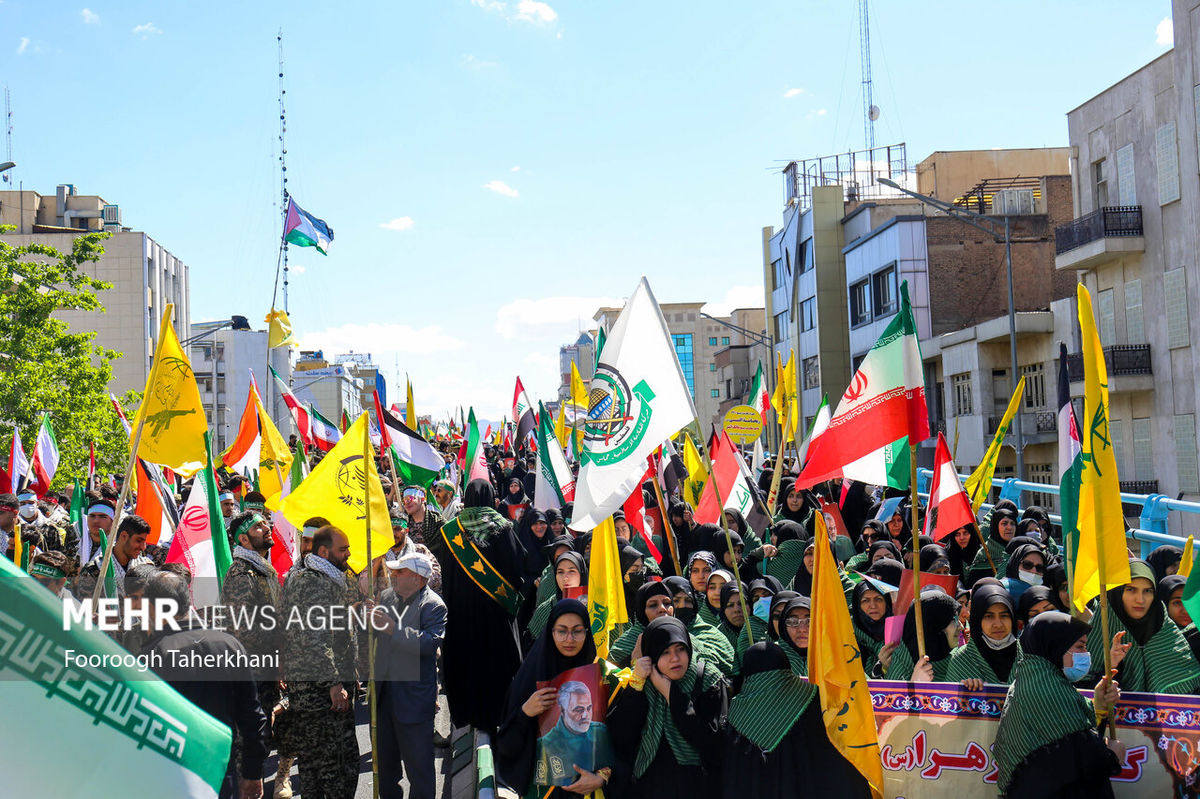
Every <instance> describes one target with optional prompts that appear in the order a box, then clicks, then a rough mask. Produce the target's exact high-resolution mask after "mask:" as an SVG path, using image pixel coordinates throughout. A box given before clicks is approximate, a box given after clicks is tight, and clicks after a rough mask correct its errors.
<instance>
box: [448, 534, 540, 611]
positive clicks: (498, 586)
mask: <svg viewBox="0 0 1200 799" xmlns="http://www.w3.org/2000/svg"><path fill="white" fill-rule="evenodd" d="M442 538H444V539H446V546H448V547H449V548H450V552H451V554H453V555H454V559H455V560H456V561H458V565H459V566H462V570H463V573H464V574H466V575H467V577H470V578H471V582H473V583H475V585H477V586H479V590H481V591H483V593H485V594H487V595H488V596H490V597H491V598H492V599H494V600H496V602H497V604H499V605H500V607H502V608H504V610H505V611H506V612H507V613H508V615H510V616H516V615H517V610H518V609H519V608H520V607H521V594H520V593H519V592H518V591H517V589H515V588H513V585H512V583H510V582H509V581H508V580H506V579H504V576H503V575H502V574H500V572H498V571H496V568H495V567H494V566H492V564H490V563H488V560H487V558H485V557H484V556H483V553H482V552H480V551H479V547H478V546H477V545H476V544H475V541H474V540H473V539H472V538H471V537H470V536H468V535H467V534H466V533H465V532H464V531H463V528H462V523H461V522H460V521H459V520H458V519H454V520H453V521H449V522H447V523H446V524H444V525H442Z"/></svg>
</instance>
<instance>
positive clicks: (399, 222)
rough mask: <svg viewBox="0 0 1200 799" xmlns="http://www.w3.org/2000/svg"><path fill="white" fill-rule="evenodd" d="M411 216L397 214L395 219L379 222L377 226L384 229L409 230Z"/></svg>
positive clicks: (411, 221)
mask: <svg viewBox="0 0 1200 799" xmlns="http://www.w3.org/2000/svg"><path fill="white" fill-rule="evenodd" d="M413 224H415V223H414V222H413V218H412V217H411V216H398V217H396V218H395V219H389V220H388V221H387V222H380V223H379V226H380V227H381V228H383V229H384V230H411V229H412V226H413Z"/></svg>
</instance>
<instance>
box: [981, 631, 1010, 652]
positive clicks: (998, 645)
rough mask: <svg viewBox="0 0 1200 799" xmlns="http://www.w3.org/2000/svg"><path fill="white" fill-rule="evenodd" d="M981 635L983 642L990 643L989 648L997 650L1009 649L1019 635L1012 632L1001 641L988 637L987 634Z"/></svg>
mask: <svg viewBox="0 0 1200 799" xmlns="http://www.w3.org/2000/svg"><path fill="white" fill-rule="evenodd" d="M979 637H980V638H982V639H983V642H984V643H985V644H987V645H988V649H994V650H996V651H999V650H1001V649H1007V648H1008V647H1010V646H1012V643H1013V641H1015V640H1017V637H1016V636H1015V635H1013V634H1012V633H1009V634H1008V635H1006V636H1004V637H1003V638H1001V639H1000V640H999V641H996V640H993V639H991V638H988V637H987V636H986V635H981V636H979Z"/></svg>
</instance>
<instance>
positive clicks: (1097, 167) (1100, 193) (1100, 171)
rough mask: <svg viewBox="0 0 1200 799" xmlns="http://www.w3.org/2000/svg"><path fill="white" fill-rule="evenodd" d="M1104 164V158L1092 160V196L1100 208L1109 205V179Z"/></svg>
mask: <svg viewBox="0 0 1200 799" xmlns="http://www.w3.org/2000/svg"><path fill="white" fill-rule="evenodd" d="M1104 166H1105V165H1104V159H1103V158H1101V159H1100V160H1099V161H1094V162H1092V197H1093V198H1094V199H1095V202H1096V208H1098V209H1099V208H1103V207H1104V206H1106V205H1108V179H1107V177H1106V175H1105V170H1104Z"/></svg>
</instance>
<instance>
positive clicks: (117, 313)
mask: <svg viewBox="0 0 1200 799" xmlns="http://www.w3.org/2000/svg"><path fill="white" fill-rule="evenodd" d="M0 224H3V225H13V226H14V227H15V228H16V229H15V230H14V231H12V232H10V233H7V234H4V235H3V236H0V238H2V239H3V241H5V242H6V243H7V244H10V245H12V246H14V247H20V246H24V245H28V244H44V245H47V246H50V247H54V248H56V249H58V250H59V251H61V252H70V251H71V248H72V246H73V240H74V239H75V237H77V236H79V235H81V234H82V233H87V232H93V233H94V232H101V231H107V232H109V233H111V234H112V235H111V237H110V238H109V239H108V240H106V241H105V242H104V244H103V246H104V254H103V255H101V256H100V259H99V260H98V261H96V262H95V263H88V264H84V265H83V267H82V269H83V271H84V272H85V273H87V274H88V275H89V276H91V277H94V278H98V279H100V280H104V281H107V282H109V283H111V284H112V288H111V289H108V290H107V291H104V292H101V294H100V298H99V299H100V302H101V304H102V305H103V306H104V311H103V312H100V311H87V312H84V311H65V312H62V313H61V314H59V316H60V318H61V319H63V320H64V321H66V322H67V324H68V325H69V326H70V328H71V330H72V331H73V332H89V331H95V333H96V338H95V343H96V344H97V345H99V346H102V347H107V348H109V349H112V350H116V351H117V352H120V353H121V354H122V357H120V358H118V359H116V360H115V361H113V364H112V368H113V377H112V380H111V381H110V382H109V386H108V387H109V390H110V391H111V392H112V393H114V394H117V395H118V396H120V395H121V394H123V393H125V392H126V391H128V390H130V389H134V390H137V391H141V390H142V389H144V388H145V386H146V378H147V377H148V376H149V374H150V360H151V358H152V356H153V355H154V348H155V346H156V344H157V338H158V328H159V326H160V325H161V323H162V313H163V310H164V308H165V307H166V305H167V304H168V303H173V304H174V305H175V315H174V321H173V326H174V328H175V333H176V335H177V336H178V337H179V339H180V340H181V341H182V340H184V339H186V338H187V337H188V336H189V335H190V334H191V321H190V319H191V306H190V300H189V297H190V284H189V274H188V267H187V265H186V264H185V263H183V261H181V260H180V259H179V258H177V257H176V256H174V255H172V254H171V253H170V252H169V251H168V250H167V249H166V248H165V247H163V246H162V245H161V244H159V243H158V242H157V241H155V240H154V239H152V238H151V237H150V236H148V235H147V234H145V233H143V232H139V231H134V230H131V229H130V228H128V227H123V226H122V225H121V214H120V208H119V207H118V206H116V205H113V204H111V203H108V202H106V201H105V200H104V199H103V198H101V197H99V196H97V195H80V194H78V193H77V192H76V190H75V187H74V186H71V185H67V184H64V185H62V186H59V187H58V190H57V192H56V193H55V194H54V195H42V194H38V193H37V192H34V191H0Z"/></svg>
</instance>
